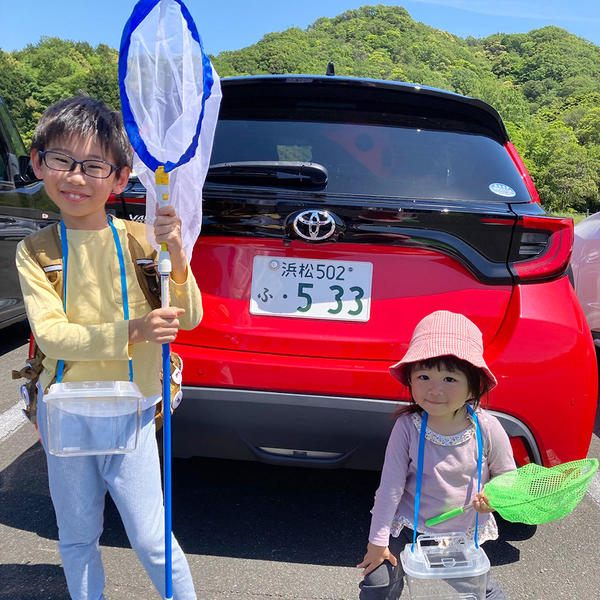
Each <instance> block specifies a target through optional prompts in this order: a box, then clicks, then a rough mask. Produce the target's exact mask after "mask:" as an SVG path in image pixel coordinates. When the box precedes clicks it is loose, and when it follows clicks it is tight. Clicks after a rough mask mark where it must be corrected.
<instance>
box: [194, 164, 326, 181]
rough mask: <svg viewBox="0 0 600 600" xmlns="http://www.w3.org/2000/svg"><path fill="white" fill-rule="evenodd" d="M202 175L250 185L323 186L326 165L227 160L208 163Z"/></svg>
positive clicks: (213, 179)
mask: <svg viewBox="0 0 600 600" xmlns="http://www.w3.org/2000/svg"><path fill="white" fill-rule="evenodd" d="M206 178H207V179H208V180H209V181H214V182H218V181H234V182H235V183H248V184H250V185H252V184H253V183H254V184H260V183H263V182H264V183H267V184H268V185H278V186H284V187H285V186H288V185H298V184H301V185H308V186H311V187H325V186H326V185H327V178H328V173H327V169H326V168H325V167H324V166H323V165H320V164H319V163H315V162H305V161H299V160H256V161H254V160H253V161H239V162H227V163H218V164H214V165H211V166H210V167H209V169H208V173H207V175H206Z"/></svg>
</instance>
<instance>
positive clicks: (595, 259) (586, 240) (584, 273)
mask: <svg viewBox="0 0 600 600" xmlns="http://www.w3.org/2000/svg"><path fill="white" fill-rule="evenodd" d="M571 268H572V274H573V287H574V288H575V293H576V294H577V297H578V298H579V302H580V303H581V306H582V307H583V312H584V314H585V317H586V319H587V322H588V325H589V327H590V330H591V332H592V338H593V339H594V343H595V344H596V347H598V348H599V349H600V213H596V214H593V215H591V216H589V217H587V218H586V219H583V220H582V221H580V222H579V223H578V224H577V225H576V226H575V238H574V241H573V255H572V256H571Z"/></svg>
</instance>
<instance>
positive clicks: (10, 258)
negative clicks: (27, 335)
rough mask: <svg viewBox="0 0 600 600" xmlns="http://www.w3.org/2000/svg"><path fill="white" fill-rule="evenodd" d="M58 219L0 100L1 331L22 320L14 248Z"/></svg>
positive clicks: (21, 299) (23, 314) (21, 301)
mask: <svg viewBox="0 0 600 600" xmlns="http://www.w3.org/2000/svg"><path fill="white" fill-rule="evenodd" d="M57 219H58V213H57V212H56V208H55V207H54V205H53V204H52V202H51V201H50V199H49V198H48V196H47V195H46V193H45V191H44V186H43V183H42V182H40V181H37V180H36V179H35V176H34V175H33V172H32V170H31V167H30V160H29V153H28V152H27V150H26V148H25V145H24V144H23V141H22V139H21V136H20V135H19V133H18V131H17V129H16V127H15V125H14V123H13V121H12V118H11V116H10V114H9V112H8V109H7V107H6V105H5V104H4V102H3V100H2V99H1V98H0V328H4V327H6V326H8V325H11V324H12V323H16V322H17V321H21V320H23V319H24V318H25V307H24V305H23V297H22V296H21V288H20V286H19V279H18V276H17V269H16V267H15V251H16V248H17V244H18V243H19V241H20V240H22V239H23V238H24V237H25V236H27V235H29V234H30V233H33V232H34V231H37V230H38V229H41V228H42V227H44V226H45V225H47V224H48V223H49V222H52V221H55V220H57Z"/></svg>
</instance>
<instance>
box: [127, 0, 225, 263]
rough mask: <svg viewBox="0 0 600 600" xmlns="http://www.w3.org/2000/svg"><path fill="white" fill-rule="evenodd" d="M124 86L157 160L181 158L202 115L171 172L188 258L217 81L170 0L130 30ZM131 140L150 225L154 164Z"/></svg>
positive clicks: (198, 218) (197, 221)
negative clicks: (186, 158) (188, 156)
mask: <svg viewBox="0 0 600 600" xmlns="http://www.w3.org/2000/svg"><path fill="white" fill-rule="evenodd" d="M203 58H204V61H203ZM205 67H207V68H206V70H207V73H206V74H205V72H204V70H205ZM211 71H212V79H213V84H212V87H211V88H210V89H208V88H207V86H206V81H205V79H206V77H205V75H209V76H210V75H211ZM124 86H125V90H126V93H127V98H128V100H129V105H130V108H131V112H132V114H133V117H134V118H135V122H136V125H137V129H138V131H139V136H140V138H141V140H142V141H143V142H144V144H145V146H146V148H147V151H148V153H149V154H150V155H151V156H152V157H154V158H155V159H156V160H157V161H158V162H159V163H163V164H166V163H177V162H178V161H179V160H180V158H181V157H182V155H183V154H184V153H185V152H186V151H187V150H188V149H189V147H190V144H192V142H193V138H194V135H195V134H196V132H197V128H198V123H199V120H200V118H202V121H201V129H200V136H199V139H198V145H197V148H196V149H195V152H194V150H193V148H192V152H193V157H192V158H191V159H190V160H189V161H188V162H185V163H184V164H182V165H181V166H178V167H176V168H175V169H174V170H173V171H171V172H170V173H169V176H170V181H169V196H170V198H169V199H170V204H172V205H173V206H174V207H175V210H176V212H177V214H178V215H179V217H180V218H181V220H182V223H183V225H182V239H183V247H184V250H185V254H186V256H187V258H188V260H189V259H190V258H191V255H192V251H193V248H194V244H195V242H196V239H197V238H198V235H199V234H200V228H201V225H202V186H203V184H204V180H205V178H206V173H207V171H208V166H209V161H210V153H211V149H212V145H213V139H214V133H215V127H216V124H217V117H218V113H219V105H220V102H221V86H220V81H219V76H218V75H217V73H216V71H215V70H214V69H213V68H212V65H211V64H210V61H209V60H208V58H206V57H204V56H203V52H202V48H201V45H200V44H199V43H198V41H196V40H195V39H193V37H192V32H191V31H190V29H189V26H188V23H187V22H186V20H185V18H184V16H183V14H182V12H181V7H180V5H179V4H178V3H177V2H175V1H174V0H161V1H160V2H159V3H158V4H157V5H156V6H155V7H154V8H153V9H152V10H151V11H150V12H149V13H148V15H147V16H146V17H145V18H144V19H143V21H142V22H141V23H140V24H139V25H138V26H137V27H136V28H135V29H134V31H133V32H132V33H131V37H130V46H129V51H128V53H127V74H126V76H125V78H124ZM203 103H204V114H202V109H203ZM130 138H131V133H130ZM132 142H133V145H134V149H135V150H136V153H135V156H134V161H133V170H134V173H136V174H137V175H138V177H139V178H140V181H141V182H142V184H143V185H144V186H145V188H146V190H147V195H146V223H147V224H149V225H152V224H153V223H154V219H155V211H156V205H157V203H156V197H157V193H156V188H155V175H154V170H153V169H151V168H149V167H148V166H147V165H146V164H145V163H144V161H143V160H142V158H144V156H145V155H144V152H142V151H141V150H140V148H138V147H136V143H135V141H134V140H132ZM167 170H168V165H167ZM146 236H147V237H148V240H149V241H150V242H151V243H153V244H154V245H155V246H156V247H157V245H156V242H155V241H154V235H153V228H152V227H146Z"/></svg>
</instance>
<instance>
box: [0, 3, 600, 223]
mask: <svg viewBox="0 0 600 600" xmlns="http://www.w3.org/2000/svg"><path fill="white" fill-rule="evenodd" d="M117 58H118V53H117V51H116V50H113V49H111V48H108V47H107V46H104V45H100V46H98V47H97V48H92V47H91V46H90V45H89V44H87V43H85V42H77V43H75V42H71V41H65V40H60V39H58V38H42V39H41V40H40V42H39V43H38V44H35V45H30V46H28V47H27V48H25V49H24V50H22V51H19V52H12V53H6V52H2V51H0V74H1V75H2V76H1V77H0V96H3V97H4V99H5V100H6V102H7V104H8V106H9V108H10V110H11V111H12V113H13V115H14V116H15V119H16V120H17V124H18V126H19V128H20V130H21V132H22V134H23V137H24V138H25V139H26V141H29V140H30V139H31V135H32V133H33V127H34V126H35V122H36V120H37V118H38V117H39V115H40V114H41V112H42V111H43V109H44V108H45V107H46V106H48V104H50V103H52V102H53V101H55V100H57V99H59V98H62V97H65V96H68V95H73V94H76V93H77V92H78V90H80V89H81V90H85V91H86V92H88V93H90V94H91V95H94V96H97V97H100V98H102V99H104V100H105V101H106V102H108V103H109V104H110V105H112V106H113V107H118V104H119V98H118V86H117ZM211 58H212V60H213V64H214V66H215V68H216V70H217V72H218V73H219V75H220V76H221V77H226V76H232V75H245V74H268V73H280V74H286V73H318V74H323V73H325V69H326V66H327V64H328V62H329V61H333V62H334V64H335V72H336V75H346V76H355V77H368V78H375V79H395V80H401V81H409V82H414V83H419V84H421V85H430V86H434V87H439V88H443V89H448V90H452V91H455V92H458V93H460V94H465V95H468V96H476V97H479V98H482V99H483V100H485V101H486V102H489V103H490V104H492V105H493V106H494V107H495V108H496V109H497V110H498V111H499V112H500V114H501V115H502V117H503V119H504V120H505V122H506V124H507V128H508V130H509V132H510V134H511V138H512V140H513V142H514V144H515V146H516V147H517V149H518V151H519V153H520V154H521V156H522V157H523V159H524V161H525V163H526V165H527V167H528V169H529V170H530V172H531V175H532V177H533V179H534V181H535V183H536V186H537V188H538V191H539V192H540V196H541V198H542V201H543V203H544V205H545V207H546V208H547V209H550V210H560V211H585V210H586V209H589V210H592V211H595V210H598V208H599V205H600V192H599V189H600V47H599V46H596V45H595V44H592V43H590V42H588V41H586V40H583V39H581V38H578V37H577V36H575V35H573V34H571V33H569V32H568V31H566V30H564V29H560V28H558V27H544V28H542V29H536V30H533V31H530V32H529V33H519V34H502V33H499V34H496V35H493V36H489V37H487V38H484V39H476V38H473V37H468V38H466V39H463V38H460V37H457V36H454V35H452V34H449V33H448V32H445V31H441V30H439V29H435V28H433V27H429V26H428V25H426V24H423V23H419V22H416V21H414V20H413V19H412V18H411V16H410V15H409V13H408V12H407V11H406V10H405V9H403V8H401V7H389V6H382V5H378V6H365V7H362V8H360V9H356V10H349V11H346V12H345V13H343V14H341V15H338V16H337V17H333V18H321V19H318V20H317V21H315V22H314V23H313V24H312V25H310V26H309V27H307V28H306V29H304V30H303V29H299V28H290V29H287V30H285V31H282V32H278V33H270V34H267V35H265V36H264V37H263V38H262V39H261V40H260V41H259V42H257V43H256V44H254V45H252V46H249V47H247V48H243V49H241V50H236V51H226V52H221V53H220V54H219V55H217V56H213V57H211Z"/></svg>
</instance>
